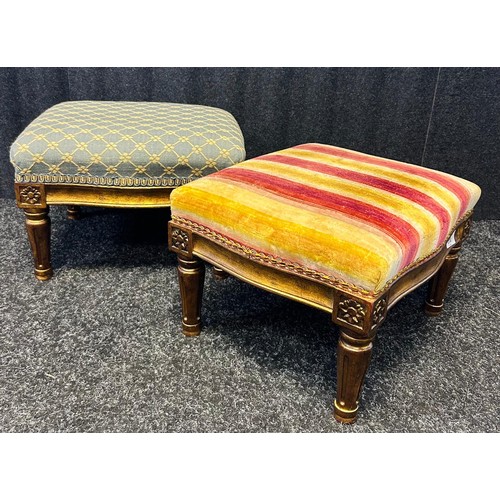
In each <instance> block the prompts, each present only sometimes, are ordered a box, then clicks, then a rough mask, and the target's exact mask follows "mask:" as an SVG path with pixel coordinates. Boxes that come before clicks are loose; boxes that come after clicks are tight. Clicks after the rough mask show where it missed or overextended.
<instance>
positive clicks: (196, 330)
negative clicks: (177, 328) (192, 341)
mask: <svg viewBox="0 0 500 500" xmlns="http://www.w3.org/2000/svg"><path fill="white" fill-rule="evenodd" d="M182 333H183V334H184V335H185V336H186V337H198V335H199V334H200V333H201V324H199V323H198V324H197V325H186V324H184V323H183V324H182Z"/></svg>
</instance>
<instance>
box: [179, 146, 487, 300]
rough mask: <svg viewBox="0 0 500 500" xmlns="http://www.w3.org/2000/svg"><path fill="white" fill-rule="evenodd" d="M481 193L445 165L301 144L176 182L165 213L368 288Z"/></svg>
mask: <svg viewBox="0 0 500 500" xmlns="http://www.w3.org/2000/svg"><path fill="white" fill-rule="evenodd" d="M480 193H481V191H480V189H479V187H478V186H476V185H475V184H473V183H471V182H469V181H466V180H463V179H460V178H458V177H455V176H452V175H450V174H445V173H442V172H438V171H435V170H430V169H427V168H424V167H419V166H416V165H410V164H407V163H401V162H397V161H394V160H387V159H384V158H379V157H375V156H370V155H367V154H363V153H358V152H355V151H350V150H346V149H341V148H337V147H334V146H327V145H323V144H303V145H300V146H296V147H293V148H289V149H285V150H283V151H278V152H276V153H272V154H267V155H264V156H260V157H257V158H254V159H251V160H247V161H245V162H243V163H240V164H238V165H235V166H233V167H229V168H227V169H225V170H222V171H220V172H217V173H214V174H212V175H209V176H207V177H205V178H203V179H200V180H197V181H195V182H193V183H191V184H188V185H186V186H183V187H180V188H178V189H177V190H175V192H174V193H173V195H172V216H173V219H174V220H177V221H178V222H179V223H182V224H184V225H188V226H189V227H191V228H192V229H193V230H194V231H195V232H196V231H198V232H201V233H203V234H204V235H205V236H207V237H209V238H212V239H214V240H216V241H218V242H221V243H222V244H224V245H226V246H229V247H231V248H233V249H234V250H235V251H237V252H240V253H241V252H243V253H244V254H246V255H248V256H249V257H250V258H253V257H255V256H257V257H258V260H260V261H262V262H263V263H265V264H268V265H272V266H278V267H282V268H283V267H284V268H286V269H288V270H290V272H298V273H299V274H304V273H306V274H307V275H309V276H311V277H313V278H317V279H320V280H322V281H326V282H330V283H332V284H335V283H338V282H342V283H348V284H350V285H353V286H354V287H355V288H357V289H359V290H361V291H363V292H365V293H369V294H373V293H377V292H379V291H380V290H382V289H383V288H384V287H385V286H386V285H388V282H390V281H391V280H393V279H394V278H395V277H396V276H397V275H398V274H399V273H401V271H402V270H405V269H407V268H408V267H409V266H411V265H412V264H415V263H416V262H419V261H421V260H422V259H424V258H426V257H428V256H430V255H431V254H433V253H435V252H436V251H437V250H438V249H439V248H440V247H442V246H443V245H444V244H446V242H447V240H448V238H449V235H450V233H451V232H452V231H453V229H454V227H455V225H456V224H457V222H458V221H459V220H460V219H461V218H462V217H463V216H464V215H465V214H467V213H468V212H469V211H470V210H471V209H472V208H473V207H474V205H475V204H476V202H477V200H478V199H479V196H480ZM252 256H253V257H252Z"/></svg>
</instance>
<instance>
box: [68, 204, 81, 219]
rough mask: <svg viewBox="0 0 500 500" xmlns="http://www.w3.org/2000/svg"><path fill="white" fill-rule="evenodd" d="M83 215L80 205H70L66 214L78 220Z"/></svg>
mask: <svg viewBox="0 0 500 500" xmlns="http://www.w3.org/2000/svg"><path fill="white" fill-rule="evenodd" d="M81 215H82V211H81V209H80V207H68V209H67V210H66V216H67V217H68V219H70V220H78V219H80V217H81Z"/></svg>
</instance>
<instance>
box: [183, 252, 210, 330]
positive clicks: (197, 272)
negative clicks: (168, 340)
mask: <svg viewBox="0 0 500 500" xmlns="http://www.w3.org/2000/svg"><path fill="white" fill-rule="evenodd" d="M177 262H178V266H177V271H178V274H179V285H180V291H181V300H182V331H183V332H184V335H186V336H188V337H195V336H197V335H199V334H200V332H201V301H202V296H203V285H204V281H205V264H204V262H203V261H201V260H200V259H198V258H196V257H194V256H193V257H191V258H185V257H181V256H180V255H178V256H177Z"/></svg>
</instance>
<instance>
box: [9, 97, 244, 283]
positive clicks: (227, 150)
mask: <svg viewBox="0 0 500 500" xmlns="http://www.w3.org/2000/svg"><path fill="white" fill-rule="evenodd" d="M244 159H245V147H244V141H243V135H242V133H241V130H240V127H239V126H238V123H237V122H236V120H235V118H234V117H233V116H232V115H231V114H230V113H228V112H227V111H224V110H222V109H218V108H213V107H207V106H199V105H189V104H174V103H159V102H102V101H74V102H63V103H61V104H57V105H56V106H53V107H52V108H50V109H48V110H47V111H45V112H44V113H43V114H42V115H40V116H39V117H38V118H37V119H35V120H34V121H33V122H32V123H31V124H30V125H29V126H28V127H27V128H26V129H25V130H24V131H23V132H22V133H21V135H20V136H19V137H18V138H17V139H16V141H15V142H14V144H13V145H12V147H11V162H12V164H13V165H14V168H15V191H16V199H17V204H18V206H19V207H20V208H22V209H23V210H24V212H25V214H26V225H27V230H28V236H29V240H30V243H31V248H32V252H33V257H34V260H35V276H36V277H37V278H38V279H40V280H46V279H49V278H50V277H51V276H52V267H51V264H50V244H49V240H50V219H49V216H48V212H49V206H50V205H61V204H64V205H68V206H69V208H68V216H69V217H70V218H76V217H77V215H78V207H79V206H80V205H97V206H110V207H141V208H142V207H165V206H169V205H170V193H171V192H172V190H173V189H174V188H175V187H177V186H180V185H182V184H185V183H188V182H190V181H192V180H193V179H197V178H200V177H203V176H205V175H207V174H210V173H213V172H216V171H219V170H221V169H224V168H226V167H228V166H230V165H233V164H235V163H238V162H241V161H242V160H244Z"/></svg>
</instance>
